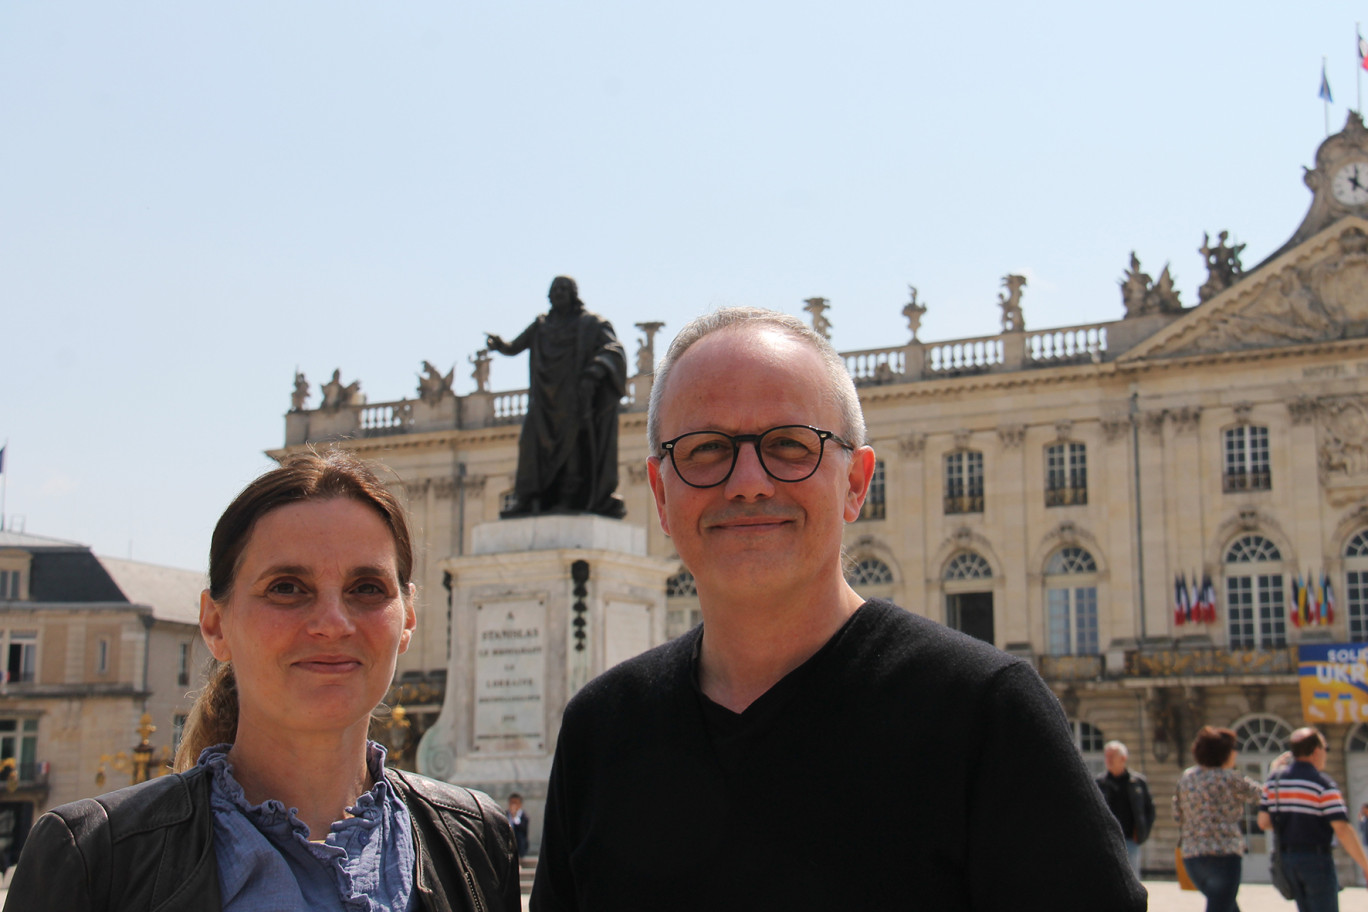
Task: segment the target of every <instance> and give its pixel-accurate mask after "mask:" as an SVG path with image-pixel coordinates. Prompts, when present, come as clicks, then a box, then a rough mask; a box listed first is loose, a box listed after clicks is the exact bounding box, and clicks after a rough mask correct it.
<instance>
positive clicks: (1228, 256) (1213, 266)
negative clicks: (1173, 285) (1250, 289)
mask: <svg viewBox="0 0 1368 912" xmlns="http://www.w3.org/2000/svg"><path fill="white" fill-rule="evenodd" d="M1228 237H1230V232H1228V231H1222V232H1221V233H1220V234H1219V235H1217V239H1216V246H1215V247H1212V246H1211V238H1210V236H1208V235H1207V233H1206V232H1205V231H1203V232H1202V246H1201V247H1198V248H1197V251H1198V252H1199V253H1200V254H1201V255H1202V256H1203V257H1205V258H1206V264H1207V280H1206V281H1205V282H1203V283H1202V287H1201V288H1199V289H1197V299H1198V300H1199V301H1206V300H1209V299H1211V298H1214V297H1216V296H1217V295H1218V294H1220V293H1221V292H1223V291H1225V290H1226V289H1227V288H1229V287H1230V286H1231V285H1234V284H1235V282H1236V281H1237V280H1238V279H1239V278H1240V276H1241V275H1242V274H1243V272H1244V268H1243V267H1242V266H1240V251H1242V250H1244V249H1245V245H1244V244H1236V245H1235V246H1234V247H1231V246H1228V245H1227V244H1226V239H1227V238H1228Z"/></svg>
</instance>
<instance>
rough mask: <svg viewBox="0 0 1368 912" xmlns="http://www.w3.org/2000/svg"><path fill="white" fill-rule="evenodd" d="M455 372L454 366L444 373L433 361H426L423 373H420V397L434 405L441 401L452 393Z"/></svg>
mask: <svg viewBox="0 0 1368 912" xmlns="http://www.w3.org/2000/svg"><path fill="white" fill-rule="evenodd" d="M455 374H456V368H454V367H453V368H452V369H451V370H449V371H447V372H446V374H445V375H443V374H442V372H441V371H440V370H438V369H437V368H436V367H435V366H434V365H433V363H432V362H431V361H424V362H423V373H421V374H419V375H418V398H419V399H421V400H423V401H424V402H431V403H432V404H434V405H436V404H437V403H438V402H441V401H442V397H443V396H446V395H449V394H450V393H451V380H452V377H453V376H455Z"/></svg>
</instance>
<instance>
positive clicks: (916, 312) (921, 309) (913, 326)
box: [902, 285, 926, 342]
mask: <svg viewBox="0 0 1368 912" xmlns="http://www.w3.org/2000/svg"><path fill="white" fill-rule="evenodd" d="M907 290H908V291H909V292H910V293H911V295H912V298H911V300H909V301H908V302H907V303H906V304H904V305H903V309H902V312H903V316H904V317H907V328H908V329H910V330H911V331H912V341H913V342H916V341H917V330H919V329H921V321H922V317H924V316H926V305H925V304H918V303H917V286H915V285H908V286H907Z"/></svg>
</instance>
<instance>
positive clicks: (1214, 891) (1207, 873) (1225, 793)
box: [1173, 725, 1263, 912]
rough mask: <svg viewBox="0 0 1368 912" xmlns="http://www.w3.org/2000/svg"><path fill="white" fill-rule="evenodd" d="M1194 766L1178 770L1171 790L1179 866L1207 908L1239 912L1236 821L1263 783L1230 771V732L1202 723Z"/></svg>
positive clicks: (1242, 847)
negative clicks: (1176, 787)
mask: <svg viewBox="0 0 1368 912" xmlns="http://www.w3.org/2000/svg"><path fill="white" fill-rule="evenodd" d="M1192 757H1193V759H1194V760H1196V761H1197V765H1196V766H1190V767H1188V768H1187V769H1186V770H1184V771H1183V775H1182V776H1180V777H1179V779H1178V790H1177V792H1175V793H1174V795H1173V816H1174V817H1175V818H1177V820H1178V831H1179V836H1178V843H1179V846H1180V847H1181V849H1182V853H1183V866H1184V867H1186V868H1187V872H1188V876H1189V877H1191V878H1192V882H1193V883H1194V884H1196V886H1197V889H1198V890H1201V891H1202V895H1203V896H1205V897H1206V900H1207V912H1239V909H1240V907H1239V905H1238V904H1237V903H1236V902H1235V895H1236V893H1238V892H1239V890H1240V869H1241V867H1242V866H1243V861H1242V858H1241V856H1242V855H1243V854H1244V851H1245V845H1244V836H1243V834H1242V833H1241V832H1240V820H1241V819H1242V818H1243V817H1244V812H1245V805H1247V804H1252V803H1255V802H1257V801H1258V800H1259V798H1260V797H1261V796H1262V794H1263V787H1262V786H1261V785H1259V783H1257V782H1255V781H1254V780H1253V779H1250V778H1248V777H1246V776H1241V775H1240V774H1239V773H1237V772H1235V733H1234V732H1233V731H1231V730H1230V729H1228V728H1212V727H1211V726H1210V725H1207V726H1203V728H1202V730H1201V731H1199V732H1197V737H1196V739H1194V740H1193V742H1192Z"/></svg>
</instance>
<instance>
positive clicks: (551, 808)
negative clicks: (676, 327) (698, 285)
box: [532, 308, 1145, 912]
mask: <svg viewBox="0 0 1368 912" xmlns="http://www.w3.org/2000/svg"><path fill="white" fill-rule="evenodd" d="M647 436H648V439H649V445H650V450H651V453H652V455H651V457H650V458H649V460H648V464H647V470H648V474H649V477H650V482H651V489H652V491H653V492H654V494H655V500H656V508H657V512H658V514H659V518H660V523H661V527H662V528H663V529H664V531H665V532H666V534H668V535H669V536H670V537H671V539H672V542H673V544H674V547H675V548H676V550H677V551H678V553H679V558H680V560H681V562H682V563H683V564H684V566H685V567H687V568H688V569H689V571H690V572H691V573H692V574H693V576H694V581H695V585H696V587H697V591H698V599H699V607H700V608H701V609H702V613H703V624H702V626H701V627H699V628H695V629H694V630H693V631H691V632H689V633H688V634H685V635H684V636H683V637H680V638H679V639H677V640H674V641H673V642H670V643H667V644H665V645H664V646H661V647H658V648H656V649H653V650H651V651H649V652H647V653H645V654H644V655H641V656H638V657H637V658H635V659H632V660H629V661H628V662H625V663H623V664H622V665H619V666H617V667H616V668H614V669H612V670H610V671H608V672H607V673H606V674H604V675H602V676H600V677H599V678H597V679H595V680H594V681H591V682H590V683H589V684H588V685H586V686H585V687H584V688H583V689H582V690H581V691H580V692H579V693H578V694H577V695H576V696H575V697H574V698H573V699H572V700H571V701H570V704H569V706H567V708H566V710H565V715H564V720H563V723H562V726H561V729H560V735H559V740H558V743H557V746H556V756H555V760H554V764H553V768H552V772H551V782H550V787H549V791H548V795H547V804H546V812H545V814H546V816H545V818H544V819H545V828H544V830H543V836H542V844H541V851H540V857H539V863H538V868H537V875H536V885H535V886H534V888H533V892H532V908H533V909H534V910H547V912H551V910H570V909H576V910H594V912H611V910H619V909H622V910H627V909H633V910H635V909H652V910H656V909H687V910H698V909H716V908H721V909H785V910H788V909H853V910H864V909H869V910H874V909H894V908H918V909H928V910H931V909H934V910H938V912H955V910H962V909H963V910H970V909H1011V908H1021V907H1028V908H1034V907H1036V906H1041V907H1048V908H1050V909H1054V910H1071V909H1078V910H1082V909H1087V910H1096V909H1107V910H1132V909H1134V910H1140V909H1144V908H1145V892H1144V889H1143V888H1142V887H1141V886H1140V884H1139V883H1138V882H1137V881H1136V880H1135V878H1134V876H1133V875H1132V874H1131V872H1130V869H1129V866H1128V864H1127V862H1126V855H1125V850H1124V848H1123V846H1122V842H1121V834H1120V832H1119V831H1118V828H1117V827H1116V824H1115V822H1114V820H1113V819H1112V817H1111V814H1110V813H1109V812H1108V811H1107V809H1106V806H1105V804H1103V802H1102V798H1101V795H1100V793H1099V792H1098V790H1097V787H1096V786H1095V785H1094V784H1093V781H1092V778H1091V776H1090V775H1089V773H1088V770H1087V768H1086V767H1085V766H1084V764H1083V761H1082V758H1081V757H1080V755H1079V753H1078V751H1077V750H1076V749H1075V748H1074V745H1073V742H1072V737H1071V735H1070V732H1069V729H1068V726H1067V723H1066V720H1065V718H1064V715H1063V713H1062V711H1061V710H1060V707H1059V704H1058V701H1057V700H1056V699H1055V698H1054V696H1053V695H1052V694H1051V693H1050V691H1049V690H1048V689H1047V688H1046V687H1045V685H1044V683H1043V682H1042V681H1041V680H1040V678H1039V676H1038V675H1036V673H1035V671H1034V670H1033V669H1032V668H1031V667H1030V665H1028V664H1027V663H1025V662H1022V661H1020V660H1018V659H1014V658H1011V657H1009V656H1007V655H1005V654H1004V653H1001V652H999V651H997V650H996V649H993V648H992V647H991V646H989V645H987V644H984V643H980V642H978V641H975V640H972V639H970V638H969V637H965V636H963V635H961V634H959V633H957V632H954V631H951V630H949V629H947V628H945V627H944V626H942V625H940V624H937V623H934V622H932V621H929V620H927V619H925V618H922V617H918V616H916V615H913V614H911V613H909V612H907V611H904V610H903V609H901V608H899V607H897V606H895V605H893V604H891V603H889V602H884V601H879V600H870V601H865V600H864V599H863V598H861V597H860V595H858V594H857V593H856V592H855V591H854V590H853V589H851V587H850V586H849V585H848V584H847V583H846V581H845V577H844V575H843V573H842V563H841V561H842V556H841V545H842V536H843V530H844V526H845V524H846V523H847V522H851V521H853V520H855V519H856V518H857V517H858V516H859V514H860V506H861V504H862V502H863V500H864V496H865V493H866V492H867V490H868V487H869V481H870V478H871V476H872V474H873V471H874V451H873V450H872V449H871V448H870V447H868V446H866V445H865V428H864V418H863V415H862V413H861V411H860V402H859V397H858V395H857V393H856V391H855V387H854V384H853V383H852V382H851V379H850V375H849V374H848V373H847V372H846V370H845V366H844V364H843V362H842V360H841V358H840V356H839V355H838V354H837V353H836V352H835V351H834V350H832V348H831V346H830V344H829V343H827V342H826V340H824V339H823V338H821V337H820V336H818V335H816V334H815V333H813V332H812V331H811V330H810V329H808V328H807V327H806V326H804V325H803V323H802V322H801V321H799V320H797V319H795V318H792V317H789V316H785V315H782V314H777V313H772V312H769V311H762V310H754V309H749V308H735V309H729V310H723V311H719V312H717V313H714V314H710V315H708V316H705V317H702V318H700V319H698V320H695V321H694V322H692V323H690V324H689V325H688V326H687V327H685V329H684V330H683V331H682V332H681V333H680V335H679V337H678V338H676V339H675V341H674V343H673V344H672V345H671V346H670V350H669V352H668V353H667V354H666V356H665V359H664V361H663V363H662V364H661V367H660V368H659V370H657V372H656V378H655V384H654V388H653V390H652V395H651V404H650V414H649V417H648V428H647ZM913 559H917V558H910V560H913ZM871 793H873V794H875V795H878V796H879V801H878V805H877V806H875V807H871V806H870V805H869V803H868V802H867V801H866V800H865V796H867V795H869V794H871Z"/></svg>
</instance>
